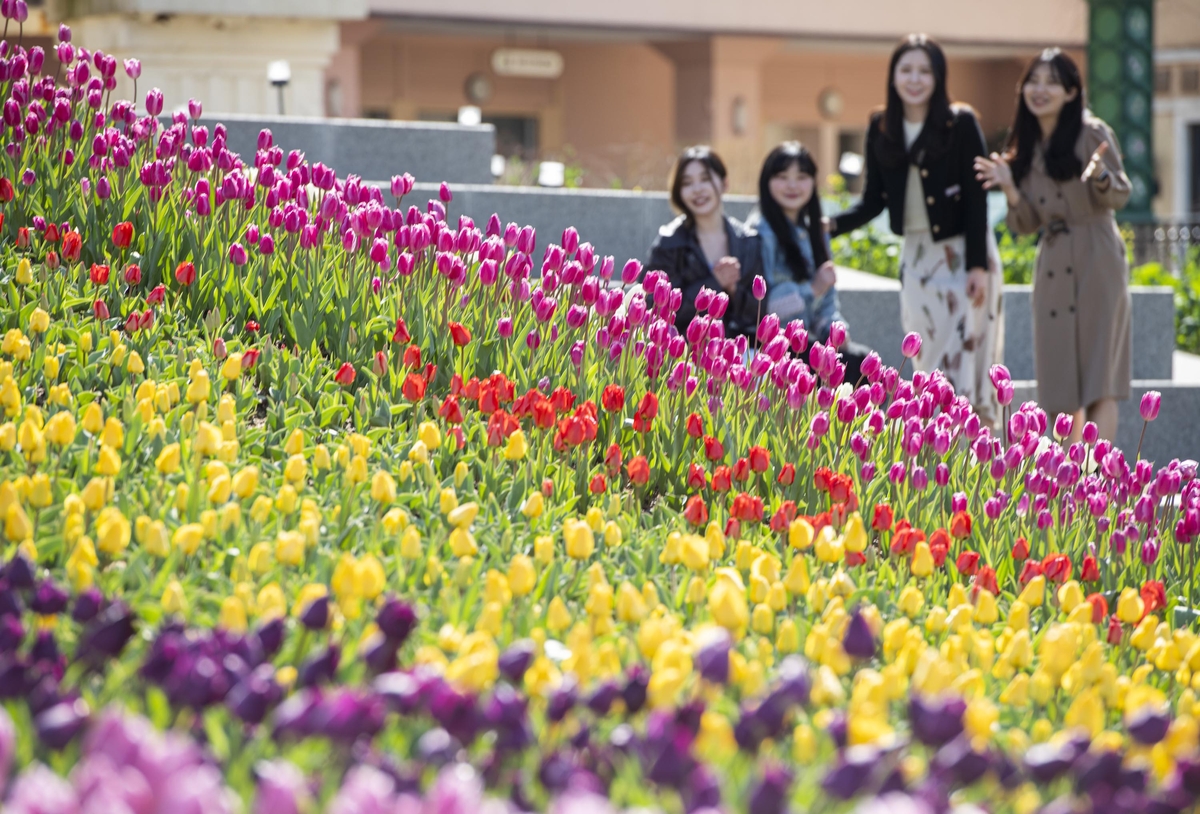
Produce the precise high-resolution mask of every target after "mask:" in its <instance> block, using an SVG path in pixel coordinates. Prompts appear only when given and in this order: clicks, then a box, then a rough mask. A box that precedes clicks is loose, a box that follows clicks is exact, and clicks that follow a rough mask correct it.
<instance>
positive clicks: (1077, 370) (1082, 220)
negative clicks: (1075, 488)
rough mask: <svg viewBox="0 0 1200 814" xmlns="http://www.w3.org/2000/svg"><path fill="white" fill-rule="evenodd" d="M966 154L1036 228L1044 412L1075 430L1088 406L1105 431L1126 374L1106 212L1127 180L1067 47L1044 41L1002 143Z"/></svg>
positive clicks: (1021, 228) (1128, 360)
mask: <svg viewBox="0 0 1200 814" xmlns="http://www.w3.org/2000/svg"><path fill="white" fill-rule="evenodd" d="M975 164H976V167H977V168H978V171H979V178H980V180H981V181H983V184H984V186H985V187H987V188H988V189H1001V190H1003V191H1004V195H1005V197H1006V198H1008V225H1009V228H1010V229H1012V231H1013V232H1015V233H1016V234H1029V233H1033V232H1038V231H1040V232H1041V233H1042V239H1041V241H1040V243H1039V244H1038V255H1037V270H1036V272H1035V276H1034V282H1033V338H1034V366H1035V368H1036V369H1037V379H1038V401H1039V402H1040V403H1041V406H1042V407H1043V408H1044V409H1045V410H1046V411H1047V412H1048V413H1050V414H1051V415H1054V414H1055V413H1068V414H1074V415H1075V416H1076V420H1075V422H1074V427H1073V429H1072V439H1071V440H1072V441H1076V440H1078V439H1079V437H1080V435H1081V433H1082V432H1083V419H1085V418H1086V420H1088V421H1094V422H1095V423H1096V426H1097V429H1098V430H1099V431H1100V435H1101V437H1103V438H1108V439H1112V438H1113V437H1114V436H1115V435H1116V432H1117V401H1118V400H1124V399H1127V398H1129V392H1130V379H1131V377H1132V338H1131V336H1132V334H1131V329H1130V302H1129V267H1128V265H1127V262H1126V258H1125V242H1124V241H1123V240H1122V239H1121V233H1120V230H1118V228H1117V222H1116V219H1115V218H1114V216H1113V211H1114V210H1117V209H1120V208H1122V207H1123V206H1125V203H1126V202H1127V201H1128V200H1129V191H1130V184H1129V178H1128V176H1126V175H1125V170H1124V168H1123V167H1122V164H1121V151H1120V149H1119V148H1118V146H1117V140H1116V138H1115V137H1114V136H1113V133H1112V130H1110V129H1109V127H1108V125H1107V124H1105V123H1104V122H1103V121H1101V120H1100V119H1098V118H1096V117H1095V116H1093V115H1092V114H1091V112H1090V111H1088V109H1087V107H1086V105H1085V104H1084V98H1083V80H1082V77H1081V76H1080V74H1079V68H1078V66H1076V64H1075V62H1074V61H1073V60H1072V59H1071V58H1070V57H1069V56H1067V55H1066V54H1064V53H1063V52H1062V51H1060V50H1058V49H1057V48H1052V49H1047V50H1046V51H1043V52H1042V53H1041V55H1039V56H1038V57H1037V58H1036V59H1034V60H1033V61H1032V62H1031V63H1030V65H1029V68H1028V69H1027V70H1026V71H1025V75H1024V77H1023V78H1022V79H1021V85H1020V87H1019V88H1018V90H1017V112H1016V116H1015V118H1014V120H1013V127H1012V132H1011V134H1010V135H1009V139H1008V147H1007V149H1006V150H1005V153H1004V155H996V154H994V153H993V154H992V157H991V158H990V159H988V158H984V157H980V158H978V159H977V160H976V162H975Z"/></svg>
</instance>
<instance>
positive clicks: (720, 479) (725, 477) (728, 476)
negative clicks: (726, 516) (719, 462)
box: [712, 466, 733, 492]
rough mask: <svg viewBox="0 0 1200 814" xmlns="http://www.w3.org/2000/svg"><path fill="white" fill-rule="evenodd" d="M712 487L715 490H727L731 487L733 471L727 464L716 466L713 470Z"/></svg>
mask: <svg viewBox="0 0 1200 814" xmlns="http://www.w3.org/2000/svg"><path fill="white" fill-rule="evenodd" d="M712 488H713V491H716V492H728V491H729V490H730V489H732V488H733V473H732V472H730V471H729V467H727V466H718V467H717V468H716V469H715V470H713V476H712Z"/></svg>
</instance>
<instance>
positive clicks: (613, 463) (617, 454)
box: [604, 444, 623, 477]
mask: <svg viewBox="0 0 1200 814" xmlns="http://www.w3.org/2000/svg"><path fill="white" fill-rule="evenodd" d="M622 459H623V456H622V455H621V448H620V447H619V446H617V445H616V444H609V446H608V449H607V450H606V451H605V453H604V467H605V468H606V469H607V470H608V474H610V475H612V476H613V477H616V476H617V473H618V472H620V471H621V461H622Z"/></svg>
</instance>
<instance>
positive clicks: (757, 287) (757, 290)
mask: <svg viewBox="0 0 1200 814" xmlns="http://www.w3.org/2000/svg"><path fill="white" fill-rule="evenodd" d="M750 291H751V293H752V294H754V299H756V300H759V301H760V302H761V301H762V300H763V299H764V298H765V297H766V296H767V281H766V280H764V279H763V277H762V275H761V274H755V275H754V282H752V283H751V284H750Z"/></svg>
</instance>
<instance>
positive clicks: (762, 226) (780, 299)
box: [746, 212, 845, 342]
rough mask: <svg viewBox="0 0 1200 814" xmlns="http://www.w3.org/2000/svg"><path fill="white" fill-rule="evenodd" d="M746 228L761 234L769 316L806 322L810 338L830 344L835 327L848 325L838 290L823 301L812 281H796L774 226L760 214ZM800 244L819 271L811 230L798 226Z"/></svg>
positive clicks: (811, 263) (824, 295)
mask: <svg viewBox="0 0 1200 814" xmlns="http://www.w3.org/2000/svg"><path fill="white" fill-rule="evenodd" d="M746 226H747V227H750V228H753V229H754V230H755V231H757V232H758V235H759V241H760V243H761V245H762V264H763V278H764V279H766V281H767V286H768V292H769V293H768V294H767V312H768V313H774V314H776V315H777V316H778V317H779V321H780V323H783V324H786V323H787V322H790V321H791V320H793V319H801V320H804V327H805V328H807V329H808V333H809V336H811V337H813V338H814V339H816V340H818V341H820V342H825V341H827V340H828V339H829V329H830V327H831V326H832V325H833V323H834V322H835V321H840V322H845V320H844V319H843V318H842V314H841V309H840V306H839V303H838V294H837V288H836V287H832V286H831V287H830V288H829V290H828V291H826V292H825V293H824V294H822V295H821V296H820V297H817V296H815V295H814V294H813V289H812V282H811V281H810V280H804V281H799V280H796V278H795V276H794V275H793V273H792V270H791V268H790V267H789V266H788V264H787V257H786V256H785V255H784V253H783V247H781V246H780V245H779V239H778V238H777V237H776V236H775V232H774V231H773V230H772V229H771V224H769V223H767V222H766V220H764V219H763V217H762V215H761V214H760V213H758V212H754V213H753V214H752V215H751V216H750V217H749V218H748V219H747V220H746ZM796 242H797V243H798V244H799V245H800V254H802V255H803V256H804V259H805V261H806V262H807V263H808V267H809V268H810V269H813V270H814V271H815V270H816V266H815V264H814V262H813V251H812V242H811V240H810V238H809V235H808V230H807V229H805V228H804V227H803V226H799V225H797V226H796ZM827 245H828V244H827ZM785 311H786V313H784V312H785Z"/></svg>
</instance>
